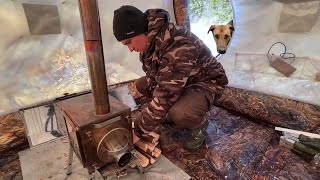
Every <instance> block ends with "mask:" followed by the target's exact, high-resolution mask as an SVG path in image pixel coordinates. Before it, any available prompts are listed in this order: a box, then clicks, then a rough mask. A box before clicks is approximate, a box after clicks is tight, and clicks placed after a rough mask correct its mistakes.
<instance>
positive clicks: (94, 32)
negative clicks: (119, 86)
mask: <svg viewBox="0 0 320 180" xmlns="http://www.w3.org/2000/svg"><path fill="white" fill-rule="evenodd" d="M78 2H79V10H80V17H81V23H82V30H83V39H84V43H85V50H86V55H87V64H88V69H89V74H90V80H91V87H92V94H93V100H94V106H95V115H97V116H98V115H104V114H107V113H109V112H110V105H109V97H108V85H107V80H106V72H105V64H104V56H103V48H102V38H101V29H100V20H99V9H98V0H79V1H78Z"/></svg>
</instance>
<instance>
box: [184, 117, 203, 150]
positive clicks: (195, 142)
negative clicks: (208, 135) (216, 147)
mask: <svg viewBox="0 0 320 180" xmlns="http://www.w3.org/2000/svg"><path fill="white" fill-rule="evenodd" d="M207 127H208V120H207V119H206V120H204V121H203V122H202V124H201V125H199V126H198V127H196V128H194V129H187V132H188V136H187V138H186V140H185V141H184V142H183V148H184V149H186V150H189V151H196V150H198V149H200V147H201V146H202V145H203V144H204V141H205V132H206V129H207Z"/></svg>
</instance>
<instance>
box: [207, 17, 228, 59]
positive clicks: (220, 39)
mask: <svg viewBox="0 0 320 180" xmlns="http://www.w3.org/2000/svg"><path fill="white" fill-rule="evenodd" d="M210 31H211V32H212V34H213V38H214V40H215V42H216V45H217V52H218V53H219V54H225V53H226V51H227V46H228V44H229V42H230V40H231V37H232V34H233V31H234V27H233V21H232V20H231V21H230V22H229V23H228V24H226V25H211V26H210V28H209V30H208V34H209V32H210Z"/></svg>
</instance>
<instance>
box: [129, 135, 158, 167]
mask: <svg viewBox="0 0 320 180" xmlns="http://www.w3.org/2000/svg"><path fill="white" fill-rule="evenodd" d="M159 138H160V135H159V134H157V133H155V132H151V133H149V136H148V138H146V139H144V140H142V139H139V140H138V141H137V142H136V143H135V144H134V148H135V150H136V151H135V153H134V156H135V157H136V158H137V160H138V161H139V163H140V165H141V167H143V168H144V167H147V166H148V165H149V164H154V163H155V162H156V159H157V158H158V157H159V156H160V155H161V150H160V149H159V148H158V147H157V145H158V143H159ZM130 166H131V168H135V167H136V166H137V163H132V164H131V165H130Z"/></svg>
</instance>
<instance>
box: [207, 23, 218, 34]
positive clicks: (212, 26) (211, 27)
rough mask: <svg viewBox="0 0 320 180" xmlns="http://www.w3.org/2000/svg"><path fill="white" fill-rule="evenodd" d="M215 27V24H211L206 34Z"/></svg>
mask: <svg viewBox="0 0 320 180" xmlns="http://www.w3.org/2000/svg"><path fill="white" fill-rule="evenodd" d="M215 27H216V25H211V26H210V28H209V30H208V33H207V34H209V32H210V31H213V30H214V28H215Z"/></svg>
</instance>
